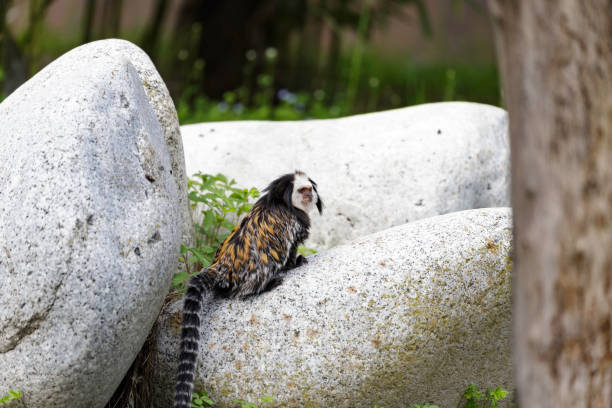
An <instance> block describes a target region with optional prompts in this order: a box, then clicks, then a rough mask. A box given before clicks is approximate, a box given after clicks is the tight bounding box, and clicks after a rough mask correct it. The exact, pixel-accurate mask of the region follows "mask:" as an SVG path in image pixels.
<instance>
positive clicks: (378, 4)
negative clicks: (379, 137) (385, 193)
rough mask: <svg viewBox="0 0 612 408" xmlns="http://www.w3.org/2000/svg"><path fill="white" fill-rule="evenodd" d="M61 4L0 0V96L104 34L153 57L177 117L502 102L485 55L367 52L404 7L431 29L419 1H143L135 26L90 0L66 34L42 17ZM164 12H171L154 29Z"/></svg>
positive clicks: (115, 6) (464, 0) (428, 33)
mask: <svg viewBox="0 0 612 408" xmlns="http://www.w3.org/2000/svg"><path fill="white" fill-rule="evenodd" d="M62 1H64V0H29V1H27V2H22V1H19V0H0V100H2V98H3V95H6V94H8V93H10V92H12V91H13V90H14V89H15V88H16V87H17V86H19V84H20V83H22V82H23V81H25V80H26V79H27V78H28V77H30V76H31V75H33V74H35V73H36V72H37V71H38V70H40V69H41V68H42V67H43V66H44V65H46V64H47V63H48V62H50V61H51V60H53V59H55V58H57V57H58V56H59V55H61V54H62V53H64V52H66V51H68V50H70V49H72V48H74V47H76V46H78V45H80V44H82V43H85V42H88V41H91V40H95V39H98V38H106V37H111V36H112V37H120V38H124V39H127V40H130V41H132V42H134V43H136V44H137V45H140V46H141V47H142V48H143V49H144V50H145V51H146V52H147V53H148V54H149V55H150V56H151V58H152V60H153V62H154V63H155V64H156V66H157V68H158V70H159V71H160V73H161V75H162V77H163V78H164V80H165V81H166V83H167V85H168V88H169V89H170V92H171V95H172V97H173V99H174V101H175V105H176V108H177V111H178V114H179V119H180V121H181V123H182V124H186V123H194V122H203V121H222V120H243V119H267V120H298V119H309V118H313V119H321V118H335V117H340V116H346V115H351V114H355V113H363V112H371V111H377V110H384V109H392V108H398V107H403V106H410V105H415V104H421V103H427V102H437V101H451V100H465V101H472V102H481V103H487V104H493V105H499V104H500V103H501V97H500V91H499V79H498V72H497V68H496V67H495V65H494V64H493V62H491V63H488V64H487V63H483V62H469V63H461V62H456V61H452V60H450V59H449V60H448V61H446V60H444V61H442V60H440V61H429V62H423V61H422V60H419V61H417V60H415V59H412V58H410V57H407V56H406V55H402V56H392V57H390V56H388V55H384V54H383V53H380V52H378V51H377V50H376V49H375V46H374V45H373V43H372V38H371V37H372V33H373V32H374V31H375V30H376V29H379V30H382V29H384V27H385V26H386V25H387V24H388V22H389V21H390V19H391V18H398V17H401V16H402V13H404V12H406V10H414V11H415V15H416V16H417V20H413V22H412V24H418V25H419V26H420V28H421V32H422V33H423V34H424V36H425V37H424V38H426V39H427V38H431V37H432V33H433V31H434V28H433V27H434V24H433V23H432V18H431V16H430V12H429V9H428V4H427V2H425V1H424V0H377V1H373V0H318V1H308V0H286V1H283V2H280V3H278V2H275V1H274V0H226V1H225V2H201V1H199V0H182V1H177V0H147V2H148V3H149V4H150V5H151V6H152V14H151V16H150V17H149V19H148V21H147V22H146V24H145V25H144V27H142V26H141V27H131V26H120V24H119V23H118V22H119V21H121V19H122V13H124V12H125V10H127V9H128V8H126V4H127V2H124V1H122V0H111V1H102V0H88V1H87V2H85V3H84V4H83V5H82V7H81V8H80V9H79V10H80V11H79V12H80V13H81V14H80V15H77V16H78V18H79V19H80V27H78V28H77V29H74V27H73V28H72V29H71V30H72V31H73V34H72V35H69V36H67V35H66V34H65V33H64V31H61V30H60V31H58V30H57V28H56V29H55V30H53V29H51V28H50V27H48V26H47V25H46V20H45V16H46V14H47V13H48V11H49V9H50V8H51V7H52V6H53V5H54V3H61V2H62ZM138 1H141V3H143V4H144V3H146V2H143V0H138ZM481 3H482V1H479V0H453V1H452V2H449V3H448V7H450V8H452V10H455V12H457V13H458V12H459V11H457V10H461V9H465V8H466V7H470V8H472V9H474V10H477V11H478V13H483V12H484V11H483V9H482V4H481ZM237 5H240V7H236V6H237ZM16 6H19V7H22V8H23V9H24V11H25V12H27V19H26V24H25V25H24V26H23V27H21V29H20V30H17V29H15V28H11V27H10V24H5V23H6V21H7V15H8V11H9V10H10V8H11V7H16ZM171 9H174V13H175V14H176V15H177V17H176V18H177V21H176V22H175V26H174V27H173V30H168V29H166V30H164V29H163V27H164V24H166V26H167V24H168V22H167V21H166V20H167V18H168V15H169V14H170V10H171ZM66 31H69V30H68V29H67V30H66ZM323 37H326V38H327V39H326V40H325V41H323V40H322V38H323Z"/></svg>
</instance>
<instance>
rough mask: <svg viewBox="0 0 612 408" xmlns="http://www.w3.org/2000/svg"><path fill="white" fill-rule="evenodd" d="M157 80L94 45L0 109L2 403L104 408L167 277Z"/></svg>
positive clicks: (176, 228)
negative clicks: (9, 396)
mask: <svg viewBox="0 0 612 408" xmlns="http://www.w3.org/2000/svg"><path fill="white" fill-rule="evenodd" d="M139 70H140V74H139ZM155 78H158V76H157V74H156V73H155V72H154V68H153V66H152V65H151V64H150V62H147V60H145V57H144V55H143V54H142V51H138V49H137V48H136V47H134V46H132V45H130V44H129V43H126V42H123V41H104V42H97V43H93V44H90V45H86V46H84V47H80V48H78V49H75V50H73V51H71V52H69V53H67V54H66V55H64V56H62V57H61V58H59V59H58V60H56V61H54V62H53V63H51V64H50V65H49V66H48V67H46V68H45V69H43V70H42V71H41V72H40V73H38V74H37V75H36V76H34V77H33V78H32V79H31V80H29V81H28V82H27V83H26V84H24V85H23V86H22V87H21V88H19V89H18V90H17V91H15V92H14V93H13V94H12V95H10V96H9V97H8V98H7V99H6V100H5V101H4V102H3V103H2V104H1V105H0V202H1V203H2V206H0V294H1V295H0V395H4V394H5V393H6V392H7V391H8V390H9V389H20V390H21V391H22V392H23V401H24V402H25V403H26V405H27V406H28V407H30V408H36V407H102V406H103V405H104V404H105V403H106V401H107V400H108V399H109V398H110V396H111V395H112V393H113V391H114V390H115V388H116V387H117V385H118V384H119V382H120V381H121V379H122V377H123V375H124V374H125V372H126V371H127V369H128V367H129V366H130V364H131V362H132V360H133V359H134V357H135V356H136V353H137V352H138V350H139V349H140V347H141V345H142V343H143V342H144V340H145V338H146V336H147V334H148V332H149V330H150V328H151V326H152V324H153V321H154V320H155V318H156V316H157V313H158V311H159V309H160V308H161V304H162V302H163V299H164V297H165V295H166V293H167V291H168V287H169V284H170V280H171V277H172V274H173V273H174V272H175V271H176V268H177V255H178V248H179V245H180V240H181V225H182V220H181V211H180V202H181V200H180V198H179V192H180V189H179V188H178V187H177V185H178V184H180V182H181V180H177V176H178V177H179V178H180V175H177V174H176V173H175V174H172V173H174V172H175V171H176V169H177V167H181V166H182V164H180V160H179V159H178V158H177V157H175V158H172V155H171V151H172V150H171V148H170V147H169V146H168V145H167V140H168V138H169V137H170V138H175V139H177V138H176V135H174V136H168V133H167V132H170V133H172V132H173V131H175V130H176V129H174V130H173V131H172V130H168V127H169V128H173V127H174V128H176V126H175V125H172V120H173V119H172V117H173V115H174V117H175V114H174V113H172V107H171V105H169V104H171V101H170V100H169V98H166V99H164V98H165V97H164V96H163V93H164V90H165V88H164V89H161V88H162V87H163V83H161V82H155V81H156V80H155ZM147 84H148V85H147ZM143 85H144V86H143ZM160 118H165V119H164V120H162V122H163V123H162V126H160ZM166 120H167V122H166ZM166 126H167V127H166ZM164 132H166V133H164ZM177 141H178V139H177ZM172 148H173V149H175V150H174V154H175V155H176V154H178V153H179V151H180V141H179V144H175V145H174V147H172ZM177 160H178V161H177ZM175 166H176V167H175Z"/></svg>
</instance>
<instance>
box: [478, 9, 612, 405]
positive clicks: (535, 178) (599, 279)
mask: <svg viewBox="0 0 612 408" xmlns="http://www.w3.org/2000/svg"><path fill="white" fill-rule="evenodd" d="M489 6H490V10H491V14H492V17H493V23H494V29H495V36H496V41H497V46H498V47H497V48H498V55H499V60H500V65H501V72H502V82H503V90H504V98H505V104H506V106H507V109H508V111H509V115H510V135H511V149H512V181H513V184H512V203H513V207H514V229H515V257H516V259H515V263H514V265H515V270H514V362H515V378H516V381H517V385H518V389H519V398H520V406H521V407H572V408H577V407H606V408H607V407H612V1H610V0H584V1H573V0H567V1H555V0H538V1H528V0H524V1H521V0H489Z"/></svg>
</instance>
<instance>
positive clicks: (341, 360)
mask: <svg viewBox="0 0 612 408" xmlns="http://www.w3.org/2000/svg"><path fill="white" fill-rule="evenodd" d="M510 247H511V213H510V210H509V209H508V208H491V209H479V210H469V211H464V212H458V213H452V214H447V215H443V216H438V217H432V218H428V219H424V220H420V221H415V222H412V223H409V224H405V225H402V226H399V227H395V228H392V229H389V230H385V231H382V232H379V233H376V234H374V235H370V236H367V237H364V238H360V239H358V240H356V241H354V242H353V243H351V244H348V245H344V246H339V247H336V248H333V249H331V250H329V251H327V252H324V253H320V254H318V255H315V256H312V257H310V258H309V263H308V264H307V265H306V266H304V267H301V268H298V269H295V270H293V271H291V272H289V273H288V275H287V277H286V278H285V280H284V282H283V284H282V285H280V286H279V287H278V288H275V289H274V290H273V291H271V292H268V293H265V294H262V295H260V296H259V297H254V298H250V299H248V300H233V301H230V300H215V301H214V302H213V303H211V304H208V305H207V306H206V307H205V309H204V311H203V314H202V315H203V322H204V324H203V327H202V331H201V332H202V336H204V339H205V340H204V341H203V343H202V344H201V347H200V359H199V362H198V367H197V376H196V378H197V381H196V389H198V390H199V389H201V388H202V387H203V388H205V389H206V390H207V391H208V392H209V394H210V395H211V396H212V397H213V399H214V400H216V401H218V402H219V405H218V406H219V407H228V406H233V405H231V404H230V402H231V401H232V400H233V399H236V398H241V399H247V400H251V401H257V400H258V398H259V397H261V396H266V395H271V396H274V397H275V398H276V399H277V401H279V402H280V405H281V406H283V407H312V408H323V407H335V408H343V407H344V408H360V407H364V408H366V407H367V408H371V407H373V406H374V404H378V406H383V407H385V408H406V407H409V406H410V405H411V404H413V403H425V402H434V403H436V404H438V405H439V406H440V407H441V408H447V407H448V408H454V407H456V406H457V403H458V402H459V399H460V395H461V392H462V391H463V390H464V389H465V387H466V386H467V384H469V382H474V383H475V384H478V385H479V386H498V385H503V386H504V387H505V388H507V389H512V388H513V383H512V369H511V344H510V322H511V313H510V305H511V293H510V292H511V284H510V281H511V279H510V273H511V261H510ZM179 326H180V302H175V303H174V304H172V305H170V307H169V308H167V309H166V310H165V312H164V314H163V321H162V326H161V334H160V338H159V344H158V347H159V348H160V350H161V351H160V356H159V364H158V365H157V369H158V373H157V377H156V379H155V381H156V393H157V398H156V401H157V405H156V406H158V407H163V408H167V407H170V406H171V404H170V401H169V398H171V396H172V394H173V388H172V387H173V384H174V381H175V378H174V375H175V374H174V372H175V369H176V360H177V353H178V352H177V348H178V337H179Z"/></svg>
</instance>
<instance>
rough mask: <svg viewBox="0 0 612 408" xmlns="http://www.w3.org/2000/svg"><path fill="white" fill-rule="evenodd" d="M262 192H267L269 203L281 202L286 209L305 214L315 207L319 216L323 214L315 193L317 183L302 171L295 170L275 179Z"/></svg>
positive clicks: (317, 193)
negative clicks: (293, 209) (296, 210)
mask: <svg viewBox="0 0 612 408" xmlns="http://www.w3.org/2000/svg"><path fill="white" fill-rule="evenodd" d="M264 191H267V192H268V200H269V202H276V203H280V202H283V203H284V204H285V205H286V206H287V207H289V208H296V209H298V210H301V211H304V212H305V213H307V214H308V213H309V212H311V211H312V210H313V209H314V208H315V207H316V208H317V210H319V214H321V213H322V212H323V202H322V201H321V197H319V192H318V191H317V183H315V182H314V181H313V180H311V179H310V178H308V176H307V175H306V173H304V172H302V171H299V170H296V171H295V172H293V173H289V174H285V175H283V176H281V177H279V178H277V179H276V180H274V181H273V182H272V183H270V185H269V186H268V187H266V189H265V190H264Z"/></svg>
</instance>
